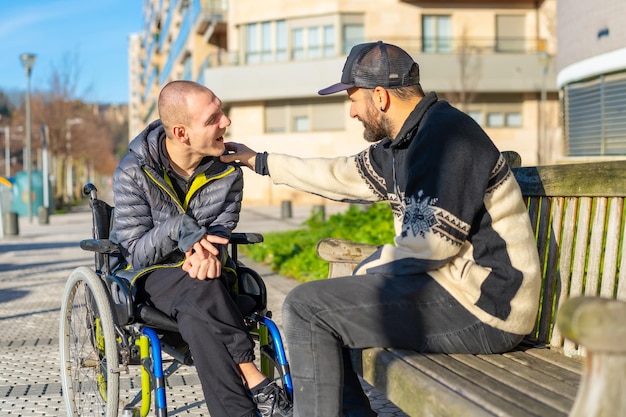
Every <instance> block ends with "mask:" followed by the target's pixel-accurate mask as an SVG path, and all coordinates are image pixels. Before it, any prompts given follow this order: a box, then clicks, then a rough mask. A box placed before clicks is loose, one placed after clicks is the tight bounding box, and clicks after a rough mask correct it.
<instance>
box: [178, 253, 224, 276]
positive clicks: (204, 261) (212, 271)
mask: <svg viewBox="0 0 626 417" xmlns="http://www.w3.org/2000/svg"><path fill="white" fill-rule="evenodd" d="M183 271H185V272H187V273H188V274H189V276H190V277H191V278H197V279H199V280H202V281H204V280H205V279H214V278H219V277H220V275H222V263H221V262H220V260H219V259H217V257H216V256H215V255H212V254H208V256H207V255H205V256H201V255H200V253H199V252H192V251H191V250H189V251H188V252H187V258H186V259H185V262H184V263H183Z"/></svg>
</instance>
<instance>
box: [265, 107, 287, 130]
mask: <svg viewBox="0 0 626 417" xmlns="http://www.w3.org/2000/svg"><path fill="white" fill-rule="evenodd" d="M286 120H287V106H275V105H268V106H266V107H265V132H266V133H285V132H286V131H287V126H286V123H285V121H286Z"/></svg>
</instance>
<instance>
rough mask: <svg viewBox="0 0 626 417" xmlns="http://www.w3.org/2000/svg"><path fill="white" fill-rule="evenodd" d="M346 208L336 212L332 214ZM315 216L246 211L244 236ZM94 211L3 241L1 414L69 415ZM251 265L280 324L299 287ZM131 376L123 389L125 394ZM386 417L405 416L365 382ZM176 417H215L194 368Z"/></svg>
mask: <svg viewBox="0 0 626 417" xmlns="http://www.w3.org/2000/svg"><path fill="white" fill-rule="evenodd" d="M341 209H342V207H341V206H338V207H328V208H327V213H328V214H329V215H330V214H332V213H333V212H336V211H339V210H341ZM310 213H311V211H310V208H309V207H294V210H293V217H292V218H289V219H281V218H280V214H281V213H280V208H279V207H259V208H255V207H251V208H247V209H244V211H243V212H242V216H241V221H240V223H239V227H238V229H237V230H238V231H246V232H260V233H264V232H268V231H279V230H287V229H293V228H296V227H298V226H299V225H300V224H302V221H304V220H305V219H306V218H308V216H309V215H310ZM90 216H91V214H90V212H89V211H88V208H87V207H84V208H83V207H81V208H77V209H75V210H74V211H73V212H71V213H68V214H62V215H51V216H50V219H49V224H45V225H40V224H38V223H37V222H38V219H37V218H36V217H35V218H33V220H32V222H29V221H28V219H27V218H20V219H19V229H20V230H19V235H17V236H5V237H0V416H22V417H30V416H65V415H66V410H65V405H64V403H63V397H62V392H61V381H60V377H59V353H58V351H59V342H58V326H59V312H60V303H61V299H62V297H63V288H64V285H65V280H66V279H67V277H68V276H69V274H70V273H71V271H72V270H74V268H76V267H78V266H89V267H91V266H92V265H93V255H92V254H91V253H89V252H84V251H82V250H81V249H80V247H79V246H78V242H79V241H80V240H81V239H85V238H88V237H90V233H91V232H90V231H91V217H90ZM246 263H247V264H248V265H249V266H251V267H252V268H253V269H255V270H257V271H258V272H259V273H261V275H262V276H263V278H264V280H265V283H266V285H267V287H268V296H269V300H268V304H269V307H270V309H271V310H273V312H274V318H275V320H276V321H277V322H278V324H280V306H281V304H282V300H283V298H284V297H285V295H286V294H287V292H288V291H289V290H290V289H291V288H293V286H295V285H297V283H296V282H295V281H293V280H291V279H289V278H286V277H283V276H280V275H277V274H275V273H273V272H271V271H269V270H268V268H267V267H265V266H263V265H257V264H253V263H251V262H249V261H246ZM123 379H124V376H122V380H121V381H122V382H121V386H122V389H124V387H125V385H124V382H123V381H124V380H123ZM364 385H365V387H366V389H367V392H368V395H369V396H370V398H371V401H372V403H373V404H374V407H375V408H376V409H377V412H378V413H379V415H380V416H381V417H402V416H406V414H404V413H402V412H401V411H400V410H398V409H397V408H396V407H395V406H394V405H393V404H392V403H390V402H389V401H387V400H386V398H385V397H384V396H383V395H381V394H380V393H379V392H377V391H376V390H374V389H372V388H371V387H369V386H368V385H367V384H365V383H364ZM167 394H168V396H167V401H168V408H169V413H168V415H170V416H183V415H184V416H209V414H208V412H207V411H206V406H205V404H204V399H203V394H202V390H201V388H200V383H199V380H198V378H197V375H196V373H195V369H194V368H192V367H186V368H181V369H180V370H179V371H178V372H177V373H176V374H175V376H174V377H172V378H170V379H169V380H168V387H167Z"/></svg>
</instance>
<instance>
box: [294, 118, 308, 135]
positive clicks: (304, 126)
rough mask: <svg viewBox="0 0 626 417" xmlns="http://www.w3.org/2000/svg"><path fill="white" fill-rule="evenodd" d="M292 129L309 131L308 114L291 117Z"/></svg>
mask: <svg viewBox="0 0 626 417" xmlns="http://www.w3.org/2000/svg"><path fill="white" fill-rule="evenodd" d="M293 131H294V132H308V131H309V117H308V116H295V117H294V118H293Z"/></svg>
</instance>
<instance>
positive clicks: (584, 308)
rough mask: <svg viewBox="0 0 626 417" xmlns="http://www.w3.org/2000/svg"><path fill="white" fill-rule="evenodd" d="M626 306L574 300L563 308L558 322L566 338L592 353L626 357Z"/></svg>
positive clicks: (603, 300) (592, 299)
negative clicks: (610, 353) (619, 354)
mask: <svg viewBox="0 0 626 417" xmlns="http://www.w3.org/2000/svg"><path fill="white" fill-rule="evenodd" d="M624 318H626V303H625V302H623V301H618V300H614V299H610V298H602V297H591V296H586V297H585V296H583V297H575V298H570V299H569V300H566V301H565V302H564V303H563V305H562V306H561V308H560V310H559V313H558V318H557V323H558V325H559V329H560V330H561V332H562V333H563V335H564V336H565V337H567V338H568V339H570V340H573V341H574V342H576V343H579V344H581V345H583V346H584V347H585V348H587V349H588V350H590V351H593V352H612V353H621V354H626V320H624Z"/></svg>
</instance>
